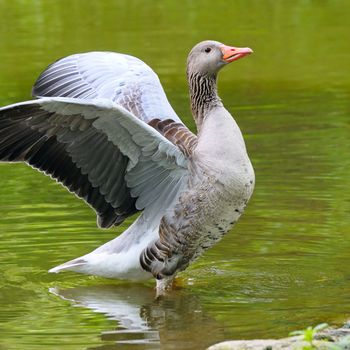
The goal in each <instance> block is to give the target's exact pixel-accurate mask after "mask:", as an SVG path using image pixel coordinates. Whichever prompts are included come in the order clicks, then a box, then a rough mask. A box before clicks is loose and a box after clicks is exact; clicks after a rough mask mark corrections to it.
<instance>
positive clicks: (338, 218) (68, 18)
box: [0, 0, 350, 350]
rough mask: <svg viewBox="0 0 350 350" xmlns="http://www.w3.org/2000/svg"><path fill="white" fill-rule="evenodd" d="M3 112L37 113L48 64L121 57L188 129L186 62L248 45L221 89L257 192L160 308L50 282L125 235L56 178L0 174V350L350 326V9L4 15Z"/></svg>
mask: <svg viewBox="0 0 350 350" xmlns="http://www.w3.org/2000/svg"><path fill="white" fill-rule="evenodd" d="M0 13H2V19H1V24H0V105H6V104H9V103H14V102H17V101H21V100H26V99H29V98H30V89H31V85H32V83H33V82H34V80H35V78H36V77H37V76H38V74H39V73H40V72H41V71H42V69H43V68H44V67H45V66H46V65H47V64H48V63H50V62H52V61H53V60H55V59H57V58H59V57H62V56H65V55H68V54H70V53H74V52H83V51H91V50H111V51H121V52H125V53H129V54H132V55H135V56H138V57H140V58H141V59H143V60H144V61H145V62H147V63H148V64H150V65H151V66H152V67H153V68H154V69H155V70H156V72H157V73H158V74H159V76H160V79H161V81H162V83H163V86H164V88H165V90H166V92H167V94H168V97H169V99H170V101H171V103H172V105H173V106H174V108H175V110H176V111H177V113H178V114H179V115H180V116H181V118H182V119H183V120H184V121H185V122H186V123H187V125H189V126H190V127H191V128H193V127H194V123H193V121H192V119H191V117H190V112H189V108H188V97H187V87H186V81H185V75H184V71H185V66H184V62H185V59H186V55H187V52H188V50H189V49H190V48H191V47H192V46H193V45H194V44H195V43H196V42H198V41H201V40H203V39H216V40H220V41H222V42H225V43H226V44H229V45H237V46H250V47H252V48H253V49H254V51H255V53H254V55H252V56H250V57H248V58H246V59H244V60H240V61H238V62H235V63H232V65H230V66H229V67H227V68H225V70H224V71H223V72H222V73H221V75H220V82H219V88H220V95H221V97H222V99H223V101H224V103H225V105H226V107H227V108H228V109H229V110H230V111H231V112H232V113H233V114H234V116H235V118H236V120H237V122H238V123H239V125H240V126H241V129H242V131H243V133H244V135H245V139H246V143H247V147H248V150H249V153H250V156H251V159H252V162H253V164H254V167H255V170H256V178H257V185H256V190H255V193H254V196H253V198H252V200H251V202H250V204H249V206H248V208H247V210H246V213H245V215H244V216H243V217H242V219H241V220H240V222H239V223H238V224H237V226H236V227H235V229H234V230H233V231H232V232H231V233H230V234H228V235H227V236H226V237H225V239H224V240H223V241H222V242H221V243H219V244H218V245H217V246H215V248H213V249H212V250H210V251H208V252H207V253H206V254H205V255H204V256H203V257H202V258H201V259H200V260H199V261H198V262H197V263H195V264H194V265H193V266H192V267H190V268H189V269H188V270H186V272H185V273H183V274H182V278H183V281H182V284H183V287H182V288H180V289H177V290H175V291H174V292H173V293H172V294H171V296H169V297H168V298H166V299H163V300H155V299H154V290H153V283H151V282H150V283H146V284H143V285H137V284H126V283H121V282H118V281H111V280H105V279H102V278H96V277H88V276H81V275H78V274H74V273H65V274H61V275H51V274H48V273H47V270H48V269H49V268H51V267H53V266H55V265H57V264H59V263H61V262H64V261H66V260H69V259H71V258H74V257H77V256H80V255H82V254H84V253H86V252H88V251H90V250H92V249H93V248H95V247H97V246H99V245H100V244H102V243H103V242H105V241H108V240H110V239H111V238H112V237H114V236H115V235H117V234H119V233H120V232H121V231H122V230H124V229H125V228H126V227H127V225H128V224H129V223H130V221H128V222H126V223H124V224H123V225H122V226H121V227H120V228H118V229H117V230H105V231H102V230H98V229H97V228H96V226H95V216H94V214H93V212H92V211H91V210H90V209H89V208H88V207H87V206H86V205H84V203H83V202H81V201H79V200H78V199H76V198H75V197H74V196H72V195H71V194H69V193H68V192H66V191H65V190H64V189H62V188H61V187H60V186H59V185H57V184H56V183H54V182H53V181H52V180H50V179H49V178H46V177H44V176H43V175H42V174H39V173H37V172H35V171H33V170H32V169H30V168H28V167H25V166H24V165H21V164H11V165H9V164H1V165H0V181H1V188H0V213H1V215H0V234H1V245H0V272H1V276H2V278H1V280H0V287H1V299H0V308H1V312H0V322H1V326H0V328H1V329H0V331H1V337H0V344H1V345H0V348H1V349H6V350H7V349H10V350H12V349H24V348H26V349H35V350H40V349H45V350H53V349H103V350H111V349H117V348H118V349H119V348H121V349H140V350H143V349H189V350H190V349H191V350H192V349H193V350H196V349H205V348H206V347H207V346H209V345H211V344H213V343H215V342H218V341H222V340H226V339H241V338H246V339H249V338H257V337H263V338H268V337H280V336H286V335H287V334H288V332H289V331H291V330H295V329H300V328H302V327H305V326H307V325H312V324H317V323H321V322H328V323H330V324H340V323H341V322H343V321H344V320H346V319H347V318H349V316H350V307H349V305H350V274H349V269H348V265H349V259H350V254H349V249H350V229H349V227H350V217H349V211H350V200H349V198H350V186H349V185H350V182H349V174H350V160H349V150H350V122H349V120H350V119H349V114H350V104H349V101H350V92H349V91H350V63H349V62H350V50H349V34H350V27H349V25H348V20H349V14H350V3H349V2H348V1H345V0H338V1H337V0H333V1H330V0H329V1H326V0H324V1H316V0H315V1H308V0H297V1H284V2H282V1H280V2H276V1H267V0H266V1H257V0H255V1H254V0H248V1H247V0H245V1H243V0H242V1H231V2H212V1H209V0H208V1H201V2H191V1H184V2H181V3H180V4H178V3H175V2H174V1H170V0H168V1H166V0H165V1H162V2H142V1H136V0H135V1H103V2H102V1H101V2H97V1H96V2H86V1H80V0H77V1H65V0H64V1H43V0H41V1H40V0H38V1H31V2H25V1H19V0H13V1H11V2H9V1H3V2H0Z"/></svg>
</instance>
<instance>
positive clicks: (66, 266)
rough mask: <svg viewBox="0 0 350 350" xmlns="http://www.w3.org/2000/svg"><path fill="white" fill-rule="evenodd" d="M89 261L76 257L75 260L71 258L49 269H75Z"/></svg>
mask: <svg viewBox="0 0 350 350" xmlns="http://www.w3.org/2000/svg"><path fill="white" fill-rule="evenodd" d="M86 264H87V261H86V260H84V259H82V258H78V259H74V260H70V261H67V262H65V263H64V264H61V265H58V266H55V267H53V268H52V269H50V270H49V272H51V273H59V272H61V271H64V270H73V271H74V269H75V268H76V267H78V266H83V265H86Z"/></svg>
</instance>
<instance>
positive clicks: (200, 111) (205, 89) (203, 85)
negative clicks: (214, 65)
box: [187, 72, 222, 132]
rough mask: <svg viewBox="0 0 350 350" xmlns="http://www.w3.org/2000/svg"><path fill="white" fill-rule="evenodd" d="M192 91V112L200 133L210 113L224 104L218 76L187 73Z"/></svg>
mask: <svg viewBox="0 0 350 350" xmlns="http://www.w3.org/2000/svg"><path fill="white" fill-rule="evenodd" d="M187 79H188V84H189V89H190V100H191V110H192V114H193V117H194V120H195V122H196V125H197V130H198V132H199V131H200V129H201V126H202V124H203V121H204V119H205V117H206V115H207V114H208V112H209V111H210V110H211V109H212V108H213V107H217V106H222V102H221V99H220V97H219V96H218V93H217V84H216V74H215V75H204V74H201V73H191V72H188V73H187Z"/></svg>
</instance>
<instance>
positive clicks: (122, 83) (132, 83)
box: [33, 52, 181, 123]
mask: <svg viewBox="0 0 350 350" xmlns="http://www.w3.org/2000/svg"><path fill="white" fill-rule="evenodd" d="M33 95H34V96H36V97H44V96H47V97H53V96H61V97H73V98H79V99H96V98H105V99H108V100H111V101H113V102H115V103H116V104H119V105H120V106H122V107H124V108H125V109H126V110H128V111H129V112H131V113H132V114H134V115H135V116H136V117H137V118H139V119H141V120H142V121H144V122H146V123H148V122H149V121H151V120H152V119H154V118H159V119H161V120H165V119H172V120H174V121H176V122H181V120H180V118H179V117H178V116H177V115H176V113H175V112H174V110H173V109H172V107H171V106H170V104H169V102H168V100H167V98H166V95H165V93H164V90H163V88H162V85H161V84H160V81H159V79H158V76H157V74H156V73H154V71H153V70H152V69H151V68H150V67H149V66H148V65H147V64H145V63H144V62H142V61H141V60H139V59H138V58H136V57H133V56H129V55H124V54H120V53H115V52H87V53H82V54H75V55H71V56H68V57H64V58H62V59H60V60H58V61H56V62H55V63H53V64H51V65H50V66H49V67H48V68H47V69H46V70H45V71H44V72H43V73H42V74H41V75H40V76H39V78H38V80H37V81H36V83H35V85H34V88H33Z"/></svg>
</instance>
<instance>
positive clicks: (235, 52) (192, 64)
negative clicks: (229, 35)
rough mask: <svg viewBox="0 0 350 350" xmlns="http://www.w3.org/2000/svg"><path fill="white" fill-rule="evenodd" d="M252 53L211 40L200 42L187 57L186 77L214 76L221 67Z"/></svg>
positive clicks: (250, 50) (248, 49)
mask: <svg viewBox="0 0 350 350" xmlns="http://www.w3.org/2000/svg"><path fill="white" fill-rule="evenodd" d="M252 52H253V50H252V49H250V48H249V47H233V46H227V45H224V44H222V43H220V42H218V41H213V40H206V41H202V42H200V43H199V44H197V45H196V46H195V47H193V49H192V50H191V52H190V53H189V55H188V59H187V72H188V75H191V74H199V75H201V76H216V74H217V73H218V71H219V70H220V69H221V68H222V67H224V66H225V65H227V64H228V63H231V62H233V61H236V60H238V59H240V58H242V57H245V56H247V55H249V54H251V53H252Z"/></svg>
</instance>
